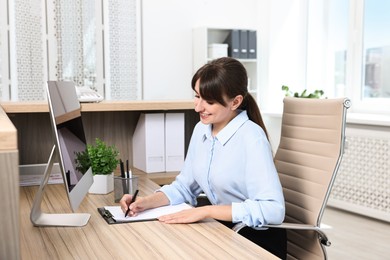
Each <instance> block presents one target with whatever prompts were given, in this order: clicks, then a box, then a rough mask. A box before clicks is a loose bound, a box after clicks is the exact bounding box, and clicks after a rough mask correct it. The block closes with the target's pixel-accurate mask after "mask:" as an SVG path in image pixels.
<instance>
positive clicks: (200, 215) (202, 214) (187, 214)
mask: <svg viewBox="0 0 390 260" xmlns="http://www.w3.org/2000/svg"><path fill="white" fill-rule="evenodd" d="M205 218H207V207H199V208H192V209H185V210H182V211H179V212H177V213H173V214H168V215H164V216H161V217H159V218H158V220H159V221H161V222H164V223H168V224H179V223H181V224H184V223H193V222H197V221H199V220H202V219H205Z"/></svg>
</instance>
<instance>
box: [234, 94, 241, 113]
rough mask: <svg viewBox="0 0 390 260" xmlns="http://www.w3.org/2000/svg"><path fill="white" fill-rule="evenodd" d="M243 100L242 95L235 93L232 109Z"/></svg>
mask: <svg viewBox="0 0 390 260" xmlns="http://www.w3.org/2000/svg"><path fill="white" fill-rule="evenodd" d="M243 100H244V97H243V96H242V95H237V96H236V97H235V98H234V99H233V103H232V110H236V109H237V108H238V107H239V106H240V105H241V103H242V101H243Z"/></svg>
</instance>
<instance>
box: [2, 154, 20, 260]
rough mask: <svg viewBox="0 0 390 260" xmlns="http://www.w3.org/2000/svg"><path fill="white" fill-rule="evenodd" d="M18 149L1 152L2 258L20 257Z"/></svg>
mask: <svg viewBox="0 0 390 260" xmlns="http://www.w3.org/2000/svg"><path fill="white" fill-rule="evenodd" d="M18 169H19V168H18V151H17V150H13V151H8V152H4V151H2V152H0V198H1V202H0V208H1V211H2V212H1V214H0V241H1V243H0V259H19V258H20V257H19V255H20V253H19V248H20V245H19V170H18Z"/></svg>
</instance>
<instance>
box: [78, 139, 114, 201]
mask: <svg viewBox="0 0 390 260" xmlns="http://www.w3.org/2000/svg"><path fill="white" fill-rule="evenodd" d="M118 155H119V151H118V149H117V148H116V147H115V146H114V145H112V146H108V145H106V144H105V143H104V142H103V141H102V140H100V139H99V138H96V139H95V144H88V145H87V151H83V152H79V153H76V159H75V162H76V169H77V170H79V171H80V172H85V171H86V170H87V169H88V168H89V167H92V173H93V184H92V186H91V187H90V188H89V192H90V193H95V194H107V193H110V192H111V191H113V190H114V179H113V178H114V170H115V169H116V167H117V165H118V163H119V160H118Z"/></svg>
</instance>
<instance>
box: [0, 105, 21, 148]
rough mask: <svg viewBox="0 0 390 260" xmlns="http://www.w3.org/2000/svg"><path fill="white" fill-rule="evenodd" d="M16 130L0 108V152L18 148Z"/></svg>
mask: <svg viewBox="0 0 390 260" xmlns="http://www.w3.org/2000/svg"><path fill="white" fill-rule="evenodd" d="M16 138H17V136H16V128H15V126H14V125H13V124H12V122H11V121H10V120H9V118H8V116H7V114H6V113H5V112H4V110H3V109H2V107H1V106H0V151H1V150H3V151H4V150H15V149H16V148H17V139H16Z"/></svg>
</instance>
